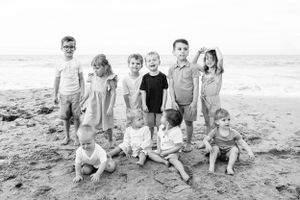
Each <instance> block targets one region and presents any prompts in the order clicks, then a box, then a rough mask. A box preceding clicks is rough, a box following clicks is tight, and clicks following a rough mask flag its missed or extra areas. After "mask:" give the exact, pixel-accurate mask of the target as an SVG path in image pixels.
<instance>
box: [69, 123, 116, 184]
mask: <svg viewBox="0 0 300 200" xmlns="http://www.w3.org/2000/svg"><path fill="white" fill-rule="evenodd" d="M77 135H78V138H79V143H80V147H79V148H78V149H77V150H76V159H75V172H76V177H75V178H74V179H73V182H74V183H78V182H79V181H81V180H82V179H83V177H82V175H90V174H92V173H93V174H92V175H91V178H92V181H94V182H98V181H99V180H100V175H101V174H102V173H103V171H104V170H106V171H108V172H113V171H114V170H115V167H116V164H115V163H114V161H113V160H107V156H106V152H105V150H104V149H103V148H102V147H101V146H100V145H98V144H96V143H95V136H96V132H95V130H94V129H93V127H92V126H90V125H82V126H81V127H80V128H79V130H78V132H77Z"/></svg>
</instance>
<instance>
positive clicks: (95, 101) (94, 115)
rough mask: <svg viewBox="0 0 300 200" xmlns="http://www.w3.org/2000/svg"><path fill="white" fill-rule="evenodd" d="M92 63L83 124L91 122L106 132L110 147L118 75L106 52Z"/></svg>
mask: <svg viewBox="0 0 300 200" xmlns="http://www.w3.org/2000/svg"><path fill="white" fill-rule="evenodd" d="M91 65H92V66H93V69H94V73H93V74H91V75H89V79H88V82H90V83H91V86H90V93H89V97H88V100H87V108H86V112H85V116H84V120H83V123H82V124H90V125H92V126H93V127H94V128H95V129H101V128H102V130H103V131H105V132H106V134H107V136H108V141H109V144H110V147H112V146H113V144H112V128H113V122H114V118H113V108H114V105H115V101H116V87H117V75H115V74H114V73H113V71H112V68H111V65H110V63H109V62H108V60H107V59H106V56H105V55H104V54H99V55H97V56H96V57H95V58H94V59H93V60H92V63H91Z"/></svg>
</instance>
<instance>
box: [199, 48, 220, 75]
mask: <svg viewBox="0 0 300 200" xmlns="http://www.w3.org/2000/svg"><path fill="white" fill-rule="evenodd" d="M207 54H210V55H211V56H212V57H213V59H214V61H215V65H214V68H215V72H217V69H218V67H217V63H218V56H217V52H216V51H215V50H214V49H212V50H208V51H206V52H205V54H204V58H203V60H204V72H205V73H208V69H209V67H208V66H207V65H206V64H205V61H206V55H207ZM223 72H224V69H223V67H222V68H221V70H220V72H219V73H220V74H222V73H223Z"/></svg>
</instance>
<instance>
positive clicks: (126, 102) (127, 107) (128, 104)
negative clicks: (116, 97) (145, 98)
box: [122, 78, 131, 110]
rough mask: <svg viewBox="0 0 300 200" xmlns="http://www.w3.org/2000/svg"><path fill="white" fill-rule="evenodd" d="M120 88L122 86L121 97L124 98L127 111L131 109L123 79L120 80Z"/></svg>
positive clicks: (127, 90)
mask: <svg viewBox="0 0 300 200" xmlns="http://www.w3.org/2000/svg"><path fill="white" fill-rule="evenodd" d="M122 86H123V97H124V101H125V105H126V109H127V110H128V109H130V108H131V107H130V101H129V88H128V85H127V83H126V79H125V78H124V79H123V80H122Z"/></svg>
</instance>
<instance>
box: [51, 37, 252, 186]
mask: <svg viewBox="0 0 300 200" xmlns="http://www.w3.org/2000/svg"><path fill="white" fill-rule="evenodd" d="M61 50H62V51H63V52H64V60H63V61H62V63H60V65H58V66H57V68H56V73H55V86H54V91H55V94H54V102H55V103H58V97H59V102H60V107H61V111H60V115H61V116H60V118H61V119H62V120H63V121H64V129H65V133H66V137H65V139H64V140H63V142H62V144H64V145H65V144H68V143H69V142H70V134H69V130H70V118H71V117H72V116H73V119H74V126H75V133H76V135H75V142H74V145H78V144H80V147H79V148H78V149H77V151H76V159H75V171H76V177H75V178H74V180H73V181H74V182H79V181H80V180H82V175H84V174H92V175H91V177H92V181H99V177H100V175H101V173H102V172H103V171H104V170H107V171H110V172H112V171H114V168H115V163H114V162H113V160H112V157H113V156H114V155H117V154H118V153H120V152H124V153H125V155H126V156H127V157H138V161H137V162H136V164H137V165H140V166H143V165H144V163H145V161H146V158H149V159H151V160H153V161H155V162H159V163H163V164H165V165H166V166H169V165H170V164H172V165H173V166H174V167H175V168H176V169H177V170H178V172H179V173H180V175H181V177H182V179H183V180H184V181H189V180H190V178H191V177H190V175H189V174H188V173H187V172H186V171H185V170H184V167H183V164H182V163H181V162H180V161H179V159H178V157H179V153H180V152H181V151H184V152H190V151H191V150H192V144H191V142H192V136H193V121H195V120H196V119H197V104H198V98H199V77H200V75H201V73H202V79H201V80H202V84H201V92H200V99H201V105H202V113H203V116H204V121H205V125H206V131H207V134H208V135H207V137H206V138H205V139H204V140H203V142H204V146H205V147H206V149H207V151H209V152H210V159H209V160H210V164H209V172H212V173H213V172H214V165H215V161H216V158H217V157H218V156H221V157H222V156H225V158H228V160H229V162H228V166H227V170H226V173H227V174H231V175H233V174H234V170H233V165H234V163H235V161H236V159H237V157H238V154H239V149H238V146H237V143H239V144H241V146H242V147H244V148H245V149H246V150H247V152H248V154H249V156H250V158H251V159H253V158H254V155H253V153H252V151H251V148H250V147H249V146H248V145H247V143H246V142H245V141H244V140H243V139H242V137H241V135H240V134H239V133H238V132H237V131H235V130H234V129H232V128H230V124H229V122H230V116H229V113H228V112H227V111H226V110H224V109H222V108H221V105H220V97H219V92H220V89H221V85H222V73H223V72H224V70H223V58H222V54H221V52H220V50H219V49H218V48H211V49H206V48H201V49H200V50H199V51H198V52H197V53H196V55H195V58H194V59H193V62H192V63H190V62H189V61H188V60H187V56H188V54H189V44H188V41H187V40H185V39H178V40H176V41H175V42H174V43H173V55H174V56H175V57H176V58H177V62H176V64H174V65H173V66H171V67H170V68H169V71H168V75H167V76H166V75H165V74H163V73H162V72H160V71H159V70H158V67H159V65H160V56H159V54H158V53H157V52H149V53H148V54H147V55H146V56H145V59H144V60H145V65H146V66H147V68H148V70H149V73H146V74H144V75H143V74H141V73H140V69H141V68H142V67H143V57H142V56H141V55H140V54H132V55H130V56H129V57H128V67H129V70H130V72H129V74H128V75H127V76H126V77H124V79H123V80H122V86H123V95H124V101H125V105H126V116H127V128H126V130H125V133H124V139H123V142H122V143H121V144H120V145H118V146H117V147H115V148H114V149H113V150H111V151H110V152H108V153H106V152H105V150H104V149H103V148H102V147H101V146H99V145H98V144H96V143H95V136H96V132H97V131H96V130H99V129H102V130H103V131H105V133H106V134H107V136H108V141H109V144H110V147H112V146H113V142H112V141H113V139H112V128H113V119H114V117H113V107H114V104H115V100H116V87H117V81H118V79H117V75H116V74H114V73H113V71H112V67H111V65H110V63H109V61H108V60H107V59H106V56H105V55H103V54H100V55H97V56H95V58H94V59H93V60H92V62H91V65H92V67H93V70H94V73H92V74H89V77H88V80H87V82H89V83H90V88H89V91H84V88H85V84H84V79H83V73H82V67H81V65H80V63H79V62H78V61H77V60H76V59H75V58H73V54H74V51H75V50H76V41H75V39H74V38H73V37H71V36H66V37H64V38H63V39H62V40H61ZM201 54H204V62H203V65H199V64H197V61H198V58H199V56H200V55H201ZM168 89H169V93H170V97H171V106H172V108H170V109H166V102H167V90H168ZM82 107H83V109H82ZM81 110H84V111H85V112H84V117H83V118H82V120H80V115H81ZM183 120H184V122H185V125H186V133H187V140H186V145H183V134H182V131H181V129H180V124H181V123H182V121H183ZM80 124H81V125H80ZM79 125H80V126H79ZM155 127H157V140H156V147H157V149H156V150H153V149H152V147H153V143H152V137H153V133H154V130H155ZM204 146H203V147H204Z"/></svg>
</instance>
